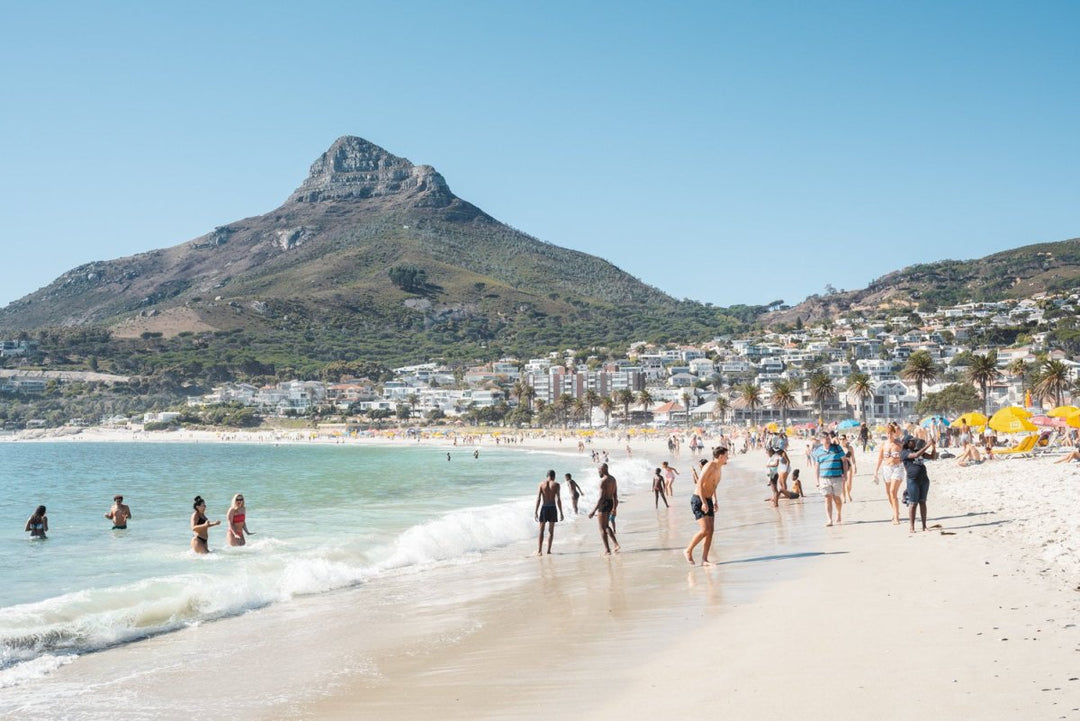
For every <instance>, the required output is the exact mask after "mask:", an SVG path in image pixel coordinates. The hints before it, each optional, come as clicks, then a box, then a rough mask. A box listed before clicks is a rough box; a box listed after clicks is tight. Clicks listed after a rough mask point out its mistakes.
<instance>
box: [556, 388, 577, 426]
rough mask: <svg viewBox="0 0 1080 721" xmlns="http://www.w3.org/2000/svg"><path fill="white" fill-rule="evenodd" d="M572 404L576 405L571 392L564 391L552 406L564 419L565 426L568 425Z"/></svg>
mask: <svg viewBox="0 0 1080 721" xmlns="http://www.w3.org/2000/svg"><path fill="white" fill-rule="evenodd" d="M572 405H574V397H573V396H572V395H570V394H569V393H563V394H562V395H561V396H559V397H558V398H556V399H555V402H554V403H552V404H551V406H552V408H554V409H555V412H556V413H558V414H559V417H560V418H561V419H562V424H563V428H565V427H566V426H567V425H568V415H569V411H570V407H571V406H572Z"/></svg>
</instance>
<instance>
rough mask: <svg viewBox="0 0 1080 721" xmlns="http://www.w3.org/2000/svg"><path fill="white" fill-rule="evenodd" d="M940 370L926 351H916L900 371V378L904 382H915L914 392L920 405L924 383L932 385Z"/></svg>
mask: <svg viewBox="0 0 1080 721" xmlns="http://www.w3.org/2000/svg"><path fill="white" fill-rule="evenodd" d="M940 372H941V369H940V368H938V366H937V364H936V363H934V358H933V356H931V355H930V353H929V352H928V351H924V350H917V351H915V352H914V353H912V354H911V356H910V357H909V358H908V359H907V363H905V364H904V368H903V369H902V370H901V371H900V377H901V378H903V379H904V380H906V381H915V392H916V397H917V400H918V402H919V403H922V390H923V384H924V383H933V382H934V379H935V378H937V377H938V374H939V373H940Z"/></svg>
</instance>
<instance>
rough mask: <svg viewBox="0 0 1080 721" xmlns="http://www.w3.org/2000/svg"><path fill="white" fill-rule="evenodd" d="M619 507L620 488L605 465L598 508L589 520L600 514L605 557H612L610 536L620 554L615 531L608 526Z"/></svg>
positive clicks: (601, 473)
mask: <svg viewBox="0 0 1080 721" xmlns="http://www.w3.org/2000/svg"><path fill="white" fill-rule="evenodd" d="M618 507H619V486H618V484H617V483H616V482H615V477H614V476H612V475H610V474H609V473H608V467H607V464H606V463H604V464H602V465H601V466H600V498H599V499H598V500H597V501H596V507H595V508H593V509H592V513H590V514H589V518H592V517H593V516H595V515H596V514H598V513H599V514H600V515H599V519H600V520H599V523H600V538H601V539H602V540H603V541H604V555H605V556H610V555H611V545H610V544H609V543H608V536H611V543H613V544H615V552H616V553H618V552H619V542H618V540H616V539H615V531H614V529H612V528H611V526H610V525H609V524H608V520H609V519H610V518H611V515H612V514H614V513H615V510H616V509H617V508H618Z"/></svg>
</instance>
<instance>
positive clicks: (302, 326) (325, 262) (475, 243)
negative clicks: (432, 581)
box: [0, 137, 738, 362]
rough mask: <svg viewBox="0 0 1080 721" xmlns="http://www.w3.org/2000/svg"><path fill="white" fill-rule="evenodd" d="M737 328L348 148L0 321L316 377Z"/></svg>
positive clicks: (431, 172)
mask: <svg viewBox="0 0 1080 721" xmlns="http://www.w3.org/2000/svg"><path fill="white" fill-rule="evenodd" d="M391 271H394V272H395V273H396V275H395V274H394V273H392V272H391ZM392 275H395V279H392V277H391V276H392ZM736 325H738V322H737V321H735V320H734V319H732V318H730V317H729V316H727V315H725V314H724V313H723V312H722V311H721V310H720V309H713V308H707V307H705V306H702V305H700V304H697V303H690V302H685V301H677V300H675V299H673V298H671V297H669V296H667V295H666V294H664V293H662V292H661V291H659V290H657V289H655V288H652V287H650V286H647V285H645V284H644V283H642V282H640V281H639V280H637V279H635V278H633V277H631V276H630V275H628V274H627V273H625V272H623V271H621V270H620V269H618V268H616V267H615V266H613V265H612V264H610V263H608V262H607V261H604V260H602V259H600V258H596V257H594V256H590V255H587V254H585V253H580V252H577V251H573V250H568V249H565V248H560V247H558V246H555V245H552V244H549V243H544V242H541V241H539V240H537V239H536V238H533V237H531V236H529V235H526V234H525V233H522V232H520V231H517V230H515V229H513V228H511V227H509V226H507V225H505V224H503V223H500V222H499V221H497V220H495V219H494V218H492V217H491V216H489V215H487V214H486V213H484V212H483V211H482V210H480V209H479V208H477V207H476V206H474V205H472V204H470V203H468V202H466V201H464V200H462V199H460V198H458V197H457V196H455V195H454V194H453V193H452V192H451V191H450V189H449V187H448V185H447V183H446V181H445V180H444V178H443V177H442V176H441V175H440V174H439V173H438V172H436V171H435V169H434V168H432V167H430V166H427V165H414V164H412V163H411V162H409V161H408V160H406V159H404V158H400V157H397V156H394V155H391V154H390V153H388V152H386V151H385V150H383V149H382V148H379V147H378V146H376V145H374V144H372V143H370V142H368V141H366V140H363V139H361V138H356V137H343V138H340V139H338V140H337V141H335V142H334V144H333V145H332V146H331V147H330V148H329V149H328V150H327V151H326V152H325V153H323V154H322V156H320V157H319V158H318V159H317V160H316V161H315V163H314V164H313V165H312V166H311V172H310V174H309V176H308V178H307V179H306V180H305V181H304V182H303V183H302V184H301V185H300V187H299V188H297V189H296V190H295V191H294V192H293V193H292V194H291V195H290V196H289V197H288V199H287V200H286V201H285V203H284V204H282V205H281V207H279V208H277V209H275V210H273V211H271V212H269V213H266V214H265V215H261V216H257V217H253V218H246V219H244V220H239V221H236V222H234V223H229V224H227V225H224V226H221V227H219V228H216V229H214V230H213V231H211V232H210V233H207V234H206V235H203V236H201V237H199V238H195V239H194V240H191V241H189V242H186V243H183V244H181V245H178V246H175V247H172V248H166V249H162V250H153V251H149V252H146V253H141V254H139V255H135V256H131V257H128V258H121V259H117V260H110V261H100V262H95V263H89V264H86V265H83V266H80V267H78V268H75V269H73V270H71V271H69V272H67V273H65V274H64V275H62V276H60V277H59V278H57V279H56V280H55V281H53V282H52V283H50V284H49V285H48V286H46V287H45V288H42V289H41V290H38V291H36V292H35V293H32V294H30V295H28V296H26V297H24V298H21V299H19V300H17V301H15V302H13V303H11V304H10V305H8V306H7V307H5V308H3V309H0V330H2V331H4V332H6V333H11V332H17V331H31V330H38V329H42V328H47V327H68V328H72V327H74V328H82V327H91V326H93V327H106V328H108V329H109V330H110V331H111V333H112V335H113V337H114V338H144V339H145V338H147V337H158V335H159V334H160V337H161V338H162V339H164V340H166V341H167V340H168V339H170V338H176V337H178V336H180V337H187V338H190V337H195V338H199V339H201V343H202V346H203V347H204V348H205V347H213V346H215V345H216V344H217V341H216V340H215V339H217V338H224V337H231V338H232V339H233V341H235V336H236V334H240V335H241V336H242V337H243V338H245V339H246V341H245V345H246V347H247V348H248V349H249V350H259V352H260V353H261V354H264V355H265V353H267V352H270V351H271V350H273V351H274V354H275V355H279V356H280V355H281V350H282V346H283V345H284V346H287V347H288V348H289V349H290V350H291V354H292V355H293V356H298V357H303V358H305V359H310V360H323V361H328V360H336V359H342V358H350V359H352V358H360V359H369V360H378V361H380V362H382V361H390V362H399V361H411V360H423V359H426V358H428V357H432V356H441V355H444V354H446V353H447V352H452V353H454V354H457V355H459V356H460V357H463V358H464V357H470V356H471V357H485V356H491V355H496V354H499V353H503V352H505V353H519V354H524V353H528V352H529V351H531V350H533V349H540V348H547V349H550V348H554V347H560V346H561V347H565V346H568V345H569V346H591V345H621V344H623V343H626V342H628V341H631V340H635V339H664V338H690V337H696V336H704V335H708V334H710V333H714V332H717V331H721V330H729V329H731V328H733V327H735V326H736Z"/></svg>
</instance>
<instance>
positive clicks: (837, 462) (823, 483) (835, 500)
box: [814, 433, 848, 526]
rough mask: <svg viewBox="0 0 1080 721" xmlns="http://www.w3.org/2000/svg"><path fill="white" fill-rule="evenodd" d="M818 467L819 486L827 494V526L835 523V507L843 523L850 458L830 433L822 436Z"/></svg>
mask: <svg viewBox="0 0 1080 721" xmlns="http://www.w3.org/2000/svg"><path fill="white" fill-rule="evenodd" d="M814 461H815V464H814V465H815V466H816V467H817V487H818V489H819V490H820V491H821V495H823V496H825V515H826V517H827V519H828V521H827V523H826V524H825V525H826V526H831V525H833V508H834V507H835V509H836V521H835V522H836V523H837V524H840V523H843V518H842V515H841V514H842V512H843V507H844V477H845V476H846V475H847V468H848V459H847V456H846V455H845V454H844V449H843V448H841V447H840V444H839V443H837V442H836V439H835V438H833V437H832V436H831V435H829V434H828V433H824V434H822V436H821V450H819V451H818V452H817V455H816V456H815V458H814Z"/></svg>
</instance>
